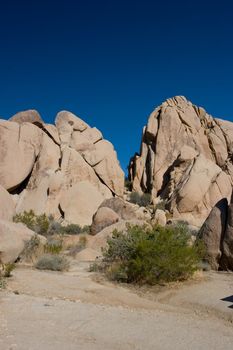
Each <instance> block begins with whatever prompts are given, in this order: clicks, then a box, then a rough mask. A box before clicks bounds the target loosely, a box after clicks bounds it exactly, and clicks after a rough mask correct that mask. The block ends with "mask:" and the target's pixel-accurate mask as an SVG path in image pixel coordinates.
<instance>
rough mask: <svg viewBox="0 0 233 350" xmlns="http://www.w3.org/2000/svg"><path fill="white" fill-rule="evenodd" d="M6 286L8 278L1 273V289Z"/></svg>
mask: <svg viewBox="0 0 233 350" xmlns="http://www.w3.org/2000/svg"><path fill="white" fill-rule="evenodd" d="M5 288H6V280H5V278H3V277H2V276H1V275H0V290H1V289H5Z"/></svg>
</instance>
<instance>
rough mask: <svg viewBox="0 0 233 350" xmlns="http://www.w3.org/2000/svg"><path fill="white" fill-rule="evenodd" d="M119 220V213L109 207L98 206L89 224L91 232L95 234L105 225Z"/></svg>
mask: <svg viewBox="0 0 233 350" xmlns="http://www.w3.org/2000/svg"><path fill="white" fill-rule="evenodd" d="M119 220H120V217H119V215H118V214H117V213H116V212H115V211H113V210H112V209H110V208H107V207H100V208H99V209H98V210H97V212H96V213H95V215H94V216H93V221H92V225H91V234H92V235H96V234H97V233H98V232H100V231H102V230H103V229H104V228H105V227H108V226H110V225H113V224H115V223H116V222H118V221H119Z"/></svg>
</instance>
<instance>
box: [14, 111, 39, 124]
mask: <svg viewBox="0 0 233 350" xmlns="http://www.w3.org/2000/svg"><path fill="white" fill-rule="evenodd" d="M9 120H10V121H12V122H16V123H19V124H22V123H25V122H28V123H32V124H35V125H38V126H42V125H43V123H44V122H43V120H42V119H41V116H40V114H39V113H38V112H37V111H36V110H35V109H28V110H26V111H22V112H18V113H16V114H15V115H13V116H12V117H11V118H10V119H9Z"/></svg>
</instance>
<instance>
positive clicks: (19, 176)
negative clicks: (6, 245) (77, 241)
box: [0, 110, 124, 226]
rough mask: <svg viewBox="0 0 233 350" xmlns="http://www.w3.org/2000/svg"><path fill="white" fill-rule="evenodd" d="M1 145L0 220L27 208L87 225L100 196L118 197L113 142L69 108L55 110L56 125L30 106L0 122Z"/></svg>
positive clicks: (120, 181) (119, 177)
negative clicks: (59, 110) (7, 211)
mask: <svg viewBox="0 0 233 350" xmlns="http://www.w3.org/2000/svg"><path fill="white" fill-rule="evenodd" d="M0 148H1V154H0V186H1V187H0V195H1V205H0V217H1V218H3V219H12V216H13V215H14V213H15V212H16V213H20V212H23V211H25V210H26V211H28V210H30V209H32V210H34V212H35V213H36V214H42V213H46V214H47V215H50V214H51V215H53V216H54V217H55V219H56V220H58V219H63V220H64V222H66V223H75V224H79V225H81V226H84V225H90V224H91V222H92V216H93V214H94V213H95V212H96V210H97V209H98V207H99V206H100V204H101V203H102V202H103V201H104V200H105V199H109V198H112V197H113V196H119V197H122V196H123V191H124V173H123V171H122V169H121V167H120V165H119V162H118V160H117V155H116V152H115V151H114V148H113V146H112V144H111V143H110V142H108V141H106V140H104V139H103V136H102V134H101V132H100V131H99V130H98V129H96V128H91V127H90V126H89V125H88V124H87V123H85V122H84V121H83V120H81V119H80V118H78V117H76V116H75V115H74V114H72V113H70V112H67V111H62V112H59V113H58V114H57V116H56V119H55V125H51V124H46V123H44V122H43V120H42V118H41V117H40V115H39V113H38V112H36V111H34V110H28V111H23V112H20V113H17V114H16V115H15V116H13V117H12V118H10V120H8V121H6V120H3V119H2V120H0ZM7 191H8V192H9V193H10V195H8V193H7ZM2 201H4V202H5V201H6V203H7V206H8V207H9V214H7V213H6V210H5V209H3V205H2ZM12 203H14V208H13V209H12ZM7 215H8V216H7ZM6 216H7V217H6Z"/></svg>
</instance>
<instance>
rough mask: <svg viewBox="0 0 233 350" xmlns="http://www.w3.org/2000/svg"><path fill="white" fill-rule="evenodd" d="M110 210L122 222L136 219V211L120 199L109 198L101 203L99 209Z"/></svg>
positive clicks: (135, 207) (135, 208)
mask: <svg viewBox="0 0 233 350" xmlns="http://www.w3.org/2000/svg"><path fill="white" fill-rule="evenodd" d="M102 207H104V208H110V209H112V210H113V211H114V212H115V213H117V215H118V216H119V217H120V218H121V219H122V220H131V219H135V218H136V214H135V211H136V210H137V209H138V207H137V206H134V205H132V204H130V203H128V202H125V201H124V200H122V199H121V198H117V197H114V198H110V199H106V200H105V201H103V203H101V205H100V208H102Z"/></svg>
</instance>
